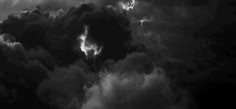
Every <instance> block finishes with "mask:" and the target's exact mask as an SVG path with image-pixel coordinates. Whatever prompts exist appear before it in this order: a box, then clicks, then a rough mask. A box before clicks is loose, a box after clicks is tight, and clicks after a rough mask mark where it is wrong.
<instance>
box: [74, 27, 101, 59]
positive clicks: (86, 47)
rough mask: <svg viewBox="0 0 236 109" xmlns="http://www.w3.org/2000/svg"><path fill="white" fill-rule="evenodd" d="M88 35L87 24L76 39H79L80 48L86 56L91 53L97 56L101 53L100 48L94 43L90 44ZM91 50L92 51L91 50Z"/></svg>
mask: <svg viewBox="0 0 236 109" xmlns="http://www.w3.org/2000/svg"><path fill="white" fill-rule="evenodd" d="M87 37H88V26H85V31H84V33H83V34H82V35H80V36H79V37H78V38H77V39H78V40H80V41H81V42H80V49H81V51H82V52H84V54H85V55H86V56H88V55H90V53H91V55H92V56H97V55H99V54H100V53H101V51H102V48H100V47H98V46H97V45H96V44H92V43H90V42H88V41H87ZM91 51H93V52H91Z"/></svg>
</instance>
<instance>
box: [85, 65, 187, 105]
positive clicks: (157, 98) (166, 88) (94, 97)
mask: <svg viewBox="0 0 236 109" xmlns="http://www.w3.org/2000/svg"><path fill="white" fill-rule="evenodd" d="M86 96H87V100H86V102H85V103H84V104H83V106H82V108H81V109H171V108H175V109H184V108H183V107H182V106H180V105H179V104H181V103H179V102H183V101H182V100H178V102H176V100H177V99H178V96H183V95H179V93H178V92H175V91H174V90H173V89H172V88H171V86H170V84H169V81H168V79H167V78H166V77H165V76H164V75H163V71H162V70H161V69H155V70H154V71H153V72H152V73H150V74H135V73H133V74H132V73H131V74H119V73H107V74H106V73H105V74H103V75H102V78H101V80H100V82H99V83H97V84H95V85H93V86H92V87H91V88H89V89H88V91H87V93H86Z"/></svg>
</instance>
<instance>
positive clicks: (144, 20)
mask: <svg viewBox="0 0 236 109" xmlns="http://www.w3.org/2000/svg"><path fill="white" fill-rule="evenodd" d="M151 21H152V17H151V18H146V17H144V18H142V19H141V20H139V22H140V24H141V26H143V23H145V22H151Z"/></svg>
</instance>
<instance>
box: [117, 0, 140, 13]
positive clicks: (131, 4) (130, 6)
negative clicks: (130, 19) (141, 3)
mask: <svg viewBox="0 0 236 109" xmlns="http://www.w3.org/2000/svg"><path fill="white" fill-rule="evenodd" d="M119 5H120V6H121V8H122V9H124V10H126V11H129V10H131V9H134V7H135V5H136V1H135V0H132V1H130V2H127V3H124V2H123V1H120V2H119Z"/></svg>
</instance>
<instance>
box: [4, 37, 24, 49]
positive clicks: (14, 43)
mask: <svg viewBox="0 0 236 109" xmlns="http://www.w3.org/2000/svg"><path fill="white" fill-rule="evenodd" d="M0 44H3V45H6V46H7V47H9V48H11V49H14V48H15V47H16V46H22V45H21V43H20V42H11V41H10V39H8V38H7V37H6V34H0Z"/></svg>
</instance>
